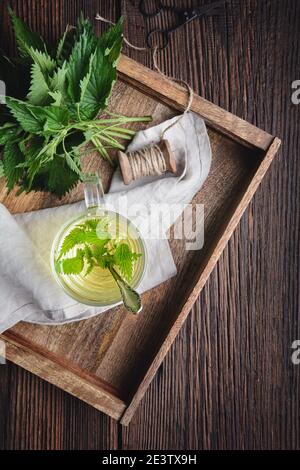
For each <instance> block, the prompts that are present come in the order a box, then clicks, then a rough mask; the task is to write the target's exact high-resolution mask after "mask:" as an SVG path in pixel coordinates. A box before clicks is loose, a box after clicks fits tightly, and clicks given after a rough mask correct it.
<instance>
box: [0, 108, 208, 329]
mask: <svg viewBox="0 0 300 470" xmlns="http://www.w3.org/2000/svg"><path fill="white" fill-rule="evenodd" d="M176 119H177V118H173V119H171V120H169V121H167V122H164V123H162V124H160V125H158V126H155V127H152V128H149V129H147V130H145V131H141V132H138V133H137V134H136V136H135V137H134V139H133V141H132V142H131V144H130V146H129V147H128V151H136V150H139V149H140V148H143V147H145V146H148V145H151V144H153V143H156V142H158V141H159V140H160V137H161V133H162V130H163V129H165V128H166V127H167V126H169V125H170V124H171V123H172V122H175V121H174V120H176ZM166 138H167V139H168V141H169V142H170V145H171V148H172V150H173V152H174V155H175V159H176V162H177V166H178V169H179V175H178V176H176V177H174V176H171V175H163V176H161V177H147V178H143V179H141V180H138V181H135V182H133V183H132V184H131V185H129V186H125V185H124V183H123V180H122V176H121V173H120V170H116V172H115V174H114V176H113V179H112V184H111V188H110V191H109V193H108V194H107V195H106V196H105V205H107V207H108V208H109V209H112V208H114V209H115V210H116V211H118V212H120V213H123V215H125V216H127V217H129V218H130V220H131V221H132V222H133V223H134V224H135V225H136V226H137V227H138V228H139V230H140V231H141V233H142V236H143V238H144V239H145V244H146V249H147V253H148V262H147V267H146V273H145V276H144V278H143V280H142V282H141V284H140V286H139V288H138V289H137V290H138V291H139V292H140V293H142V292H145V291H146V290H149V289H151V288H153V287H155V286H156V285H158V284H160V283H162V282H164V281H166V280H167V279H169V278H170V277H172V276H174V275H175V274H176V267H175V264H174V261H173V257H172V253H171V250H170V247H169V243H168V241H167V239H166V238H160V239H155V238H153V235H151V234H150V228H149V224H147V220H148V219H149V217H150V215H151V214H152V215H153V212H154V213H156V215H157V214H160V215H161V218H162V220H163V221H164V227H163V228H164V232H166V231H167V230H168V229H169V227H170V226H171V225H173V223H174V222H175V220H176V219H177V217H178V216H179V215H180V213H181V212H182V210H183V209H184V205H185V204H188V203H189V202H190V201H191V199H192V198H193V196H194V194H195V193H196V192H197V191H198V190H199V188H200V187H201V186H202V184H203V182H204V181H205V179H206V177H207V175H208V173H209V169H210V164H211V149H210V144H209V139H208V135H207V132H206V127H205V124H204V122H203V120H202V119H201V118H199V116H197V115H196V114H193V113H188V114H186V115H185V116H184V117H183V118H182V119H181V120H180V121H179V122H177V123H176V124H175V125H174V126H173V127H172V128H171V129H169V130H168V131H167V135H166ZM123 203H124V204H123ZM137 203H139V204H137ZM170 205H172V211H170V210H169V208H170V207H171V206H170ZM123 206H124V207H125V208H128V209H129V212H126V210H125V209H124V208H123V209H122V207H123ZM84 211H85V204H84V202H79V203H76V204H70V205H65V206H61V207H57V208H52V209H44V210H39V211H35V212H31V213H25V214H18V215H16V216H12V215H11V214H10V213H9V212H8V210H7V209H6V208H5V207H4V206H3V205H1V204H0V260H1V261H0V267H1V270H0V333H1V332H3V331H5V330H6V329H8V328H10V327H12V326H13V325H15V324H16V323H17V322H19V321H21V320H25V321H27V322H32V323H39V324H51V325H55V324H63V323H68V322H71V321H78V320H82V319H85V318H89V317H91V316H93V315H96V314H99V313H102V312H104V311H105V310H108V309H109V308H112V306H110V307H102V308H99V307H89V306H86V305H83V304H80V303H76V302H75V301H74V300H72V299H71V298H70V297H68V296H67V295H66V294H65V293H64V292H63V291H62V289H61V288H60V287H59V286H58V284H57V283H56V281H55V280H54V277H53V275H52V273H51V269H50V250H51V246H52V243H53V240H54V238H55V235H56V233H57V232H58V230H59V229H60V228H61V226H62V225H63V224H64V223H65V222H66V221H67V220H68V219H69V218H72V217H74V216H75V215H77V214H78V215H79V214H80V213H81V212H84Z"/></svg>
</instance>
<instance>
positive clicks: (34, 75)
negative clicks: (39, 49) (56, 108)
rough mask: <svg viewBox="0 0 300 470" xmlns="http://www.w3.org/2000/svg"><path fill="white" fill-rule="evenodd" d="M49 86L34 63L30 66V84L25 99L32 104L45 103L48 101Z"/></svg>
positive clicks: (40, 104)
mask: <svg viewBox="0 0 300 470" xmlns="http://www.w3.org/2000/svg"><path fill="white" fill-rule="evenodd" d="M49 92H50V88H49V85H48V83H47V81H46V80H45V76H44V74H43V72H42V70H41V68H40V66H39V65H38V64H36V63H34V64H32V66H31V84H30V89H29V93H28V95H27V99H28V101H29V103H31V104H33V105H39V106H42V105H45V104H48V103H49V101H50V97H49Z"/></svg>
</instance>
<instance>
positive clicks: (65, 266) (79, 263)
mask: <svg viewBox="0 0 300 470" xmlns="http://www.w3.org/2000/svg"><path fill="white" fill-rule="evenodd" d="M58 266H59V267H58ZM57 267H58V270H59V272H62V273H63V274H69V275H70V274H80V273H81V272H82V271H83V268H84V251H83V250H77V253H76V256H74V257H73V258H66V259H63V260H61V261H60V262H59V263H57V264H56V269H57Z"/></svg>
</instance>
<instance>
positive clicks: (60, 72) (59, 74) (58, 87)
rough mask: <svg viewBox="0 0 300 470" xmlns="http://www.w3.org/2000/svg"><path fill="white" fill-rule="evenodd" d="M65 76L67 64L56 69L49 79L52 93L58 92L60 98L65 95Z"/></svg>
mask: <svg viewBox="0 0 300 470" xmlns="http://www.w3.org/2000/svg"><path fill="white" fill-rule="evenodd" d="M66 76H67V63H66V62H64V63H63V64H62V66H61V67H60V68H58V69H57V70H56V71H55V72H54V74H53V77H51V78H50V79H49V82H50V89H51V91H52V92H55V91H59V92H60V93H61V95H62V96H65V94H66V88H67V87H66Z"/></svg>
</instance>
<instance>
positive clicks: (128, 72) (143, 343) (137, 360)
mask: <svg viewBox="0 0 300 470" xmlns="http://www.w3.org/2000/svg"><path fill="white" fill-rule="evenodd" d="M118 69H119V80H118V83H117V84H116V88H115V91H114V94H113V97H112V101H111V107H112V109H113V110H114V111H116V112H120V113H124V114H128V115H144V114H152V116H153V118H154V123H158V122H161V121H162V120H164V119H166V118H168V117H170V116H173V115H174V114H176V113H177V112H178V111H181V110H182V109H183V108H184V106H185V103H186V99H187V97H186V90H185V89H184V88H182V87H180V86H179V85H177V84H174V83H171V82H169V81H167V80H165V79H163V78H162V77H161V76H159V75H158V74H156V73H155V72H152V71H151V70H149V69H147V68H146V67H144V66H142V65H139V64H138V63H136V62H134V61H132V60H130V59H128V58H126V57H124V56H123V57H122V59H121V60H120V63H119V67H118ZM193 111H194V112H196V113H198V114H200V115H201V116H202V117H203V118H204V119H205V121H206V123H207V125H208V129H209V136H210V140H211V145H212V154H213V163H212V169H211V172H210V175H209V177H208V179H207V181H206V182H205V184H204V186H203V188H202V189H201V191H200V192H199V193H198V194H197V195H196V197H195V198H194V201H193V202H194V203H201V204H204V206H205V245H204V248H203V249H202V250H200V251H198V252H195V251H186V250H185V249H183V248H184V245H183V243H184V241H180V240H171V241H170V244H171V249H172V252H173V255H174V259H175V262H176V265H177V267H178V275H177V276H176V277H175V278H173V279H171V280H169V281H167V282H165V283H164V284H163V285H161V286H159V287H157V288H155V289H152V290H151V291H150V292H148V293H146V294H144V295H143V304H144V310H143V313H142V314H141V315H140V316H137V317H135V316H132V315H129V314H127V313H126V311H125V309H124V308H123V307H119V308H115V309H113V310H111V311H109V312H108V313H105V314H102V315H99V316H98V317H96V318H92V319H90V320H85V321H81V322H79V323H73V324H69V325H64V326H57V327H47V326H35V325H30V324H26V323H20V324H18V325H17V326H15V327H14V328H12V329H11V330H9V331H7V332H5V333H4V334H3V335H2V339H4V341H5V342H6V345H7V358H8V359H9V360H11V361H13V362H15V363H16V364H18V365H20V366H22V367H24V368H25V369H27V370H29V371H31V372H32V373H34V374H36V375H38V376H39V377H42V378H43V379H45V380H47V381H49V382H51V383H53V384H55V385H57V386H58V387H61V388H62V389H64V390H66V391H67V392H69V393H71V394H72V395H75V396H76V397H78V398H80V399H82V400H84V401H86V402H87V403H89V404H90V405H92V406H94V407H95V408H97V409H99V410H101V411H103V412H105V413H107V414H108V415H109V416H111V417H113V418H115V419H117V420H120V422H121V423H122V424H124V425H127V424H128V423H129V421H130V420H131V418H132V416H133V414H134V412H135V410H136V408H137V406H138V404H139V402H140V400H141V399H142V397H143V395H144V393H145V391H146V389H147V387H148V386H149V384H150V381H151V380H152V378H153V377H154V375H155V373H156V371H157V369H158V367H159V365H160V364H161V362H162V360H163V358H164V357H165V355H166V354H167V351H168V349H169V348H170V346H171V344H172V342H173V341H174V338H175V337H176V335H177V333H178V331H179V329H180V328H181V326H182V324H183V322H184V320H185V319H186V317H187V315H188V313H189V311H190V310H191V307H192V305H193V303H194V301H195V300H196V298H197V296H198V295H199V293H200V291H201V289H202V288H203V286H204V284H205V282H206V280H207V278H208V276H209V275H210V273H211V271H212V269H213V268H214V266H215V264H216V262H217V260H218V258H219V256H220V254H221V253H222V251H223V249H224V247H225V245H226V243H227V242H228V240H229V238H230V236H231V235H232V233H233V231H234V229H235V227H236V226H237V224H238V222H239V220H240V218H241V216H242V214H243V212H244V210H245V209H246V207H247V205H248V203H249V202H250V200H251V198H252V196H253V194H254V193H255V191H256V189H257V187H258V185H259V183H260V182H261V180H262V178H263V176H264V174H265V173H266V171H267V169H268V168H269V165H270V164H271V162H272V160H273V158H274V156H275V154H276V152H277V150H278V148H279V146H280V140H279V139H277V138H274V137H272V136H270V135H268V134H267V133H266V132H264V131H262V130H260V129H257V128H256V127H254V126H252V125H251V124H248V123H247V122H245V121H243V120H241V119H239V118H238V117H236V116H233V115H232V114H230V113H228V112H226V111H225V110H223V109H221V108H219V107H218V106H215V105H214V104H212V103H209V102H208V101H206V100H204V99H202V98H200V97H198V96H196V97H195V99H194V102H193ZM95 161H99V158H97V159H95V158H94V159H90V160H89V162H88V163H87V166H88V167H89V168H91V167H92V166H93V165H95ZM109 176H110V175H109V172H107V179H109ZM81 198H82V193H81V188H80V187H79V188H77V189H76V190H75V191H73V192H72V194H70V195H69V196H68V197H67V198H65V199H64V200H63V201H59V202H58V201H57V200H56V199H55V198H54V197H50V196H48V195H44V194H40V195H39V197H37V195H36V194H34V195H32V194H29V195H25V196H20V197H18V198H17V197H16V196H15V194H10V195H7V194H6V191H5V189H4V185H3V183H2V186H1V187H0V200H1V201H2V202H3V203H4V204H5V205H6V207H8V208H9V209H10V210H11V211H12V212H14V213H16V212H25V211H30V210H34V209H38V208H42V207H49V206H53V205H57V204H58V203H59V204H62V203H66V202H70V201H75V200H78V199H81Z"/></svg>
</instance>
